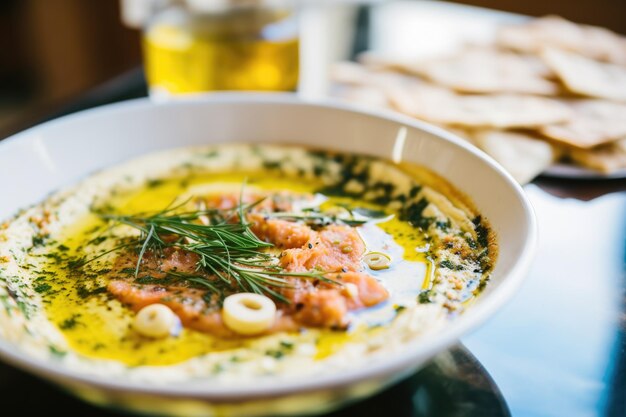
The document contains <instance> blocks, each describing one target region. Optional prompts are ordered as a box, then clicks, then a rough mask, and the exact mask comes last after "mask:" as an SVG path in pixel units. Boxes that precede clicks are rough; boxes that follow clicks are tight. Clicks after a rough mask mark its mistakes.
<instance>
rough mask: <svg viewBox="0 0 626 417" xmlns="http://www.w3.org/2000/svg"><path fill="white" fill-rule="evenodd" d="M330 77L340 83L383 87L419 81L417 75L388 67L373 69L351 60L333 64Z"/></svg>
mask: <svg viewBox="0 0 626 417" xmlns="http://www.w3.org/2000/svg"><path fill="white" fill-rule="evenodd" d="M330 79H331V81H334V82H336V83H340V84H348V85H358V86H367V87H381V88H384V87H390V86H396V85H403V84H406V83H410V84H412V83H416V82H419V80H417V79H416V78H415V77H411V76H407V75H405V74H399V73H397V72H393V71H389V70H387V69H372V68H368V67H366V66H364V65H361V64H357V63H356V62H349V61H343V62H337V63H335V64H333V66H332V67H331V69H330Z"/></svg>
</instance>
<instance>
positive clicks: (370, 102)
mask: <svg viewBox="0 0 626 417" xmlns="http://www.w3.org/2000/svg"><path fill="white" fill-rule="evenodd" d="M333 97H336V98H338V99H341V100H345V101H349V102H351V103H355V104H359V105H363V106H366V107H374V108H386V107H389V101H388V100H387V95H386V94H385V92H384V91H383V90H381V89H380V88H377V87H368V86H364V85H342V86H337V87H336V88H335V91H334V93H333Z"/></svg>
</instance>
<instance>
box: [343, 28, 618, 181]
mask: <svg viewBox="0 0 626 417" xmlns="http://www.w3.org/2000/svg"><path fill="white" fill-rule="evenodd" d="M331 78H332V79H333V80H334V82H335V85H336V88H335V90H334V91H335V95H336V96H338V97H341V98H343V99H347V100H351V101H355V102H358V103H361V104H367V105H373V106H381V107H388V108H392V109H395V110H397V111H400V112H402V113H405V114H407V115H410V116H413V117H416V118H419V119H422V120H426V121H428V122H431V123H434V124H437V125H440V126H443V127H445V128H447V129H449V130H452V131H453V132H455V133H457V134H458V135H459V136H461V137H463V138H464V139H466V140H468V141H470V142H472V143H473V144H475V145H476V146H478V147H480V148H481V149H483V150H484V151H485V152H487V153H489V154H490V155H491V156H493V157H494V158H495V159H496V160H497V161H499V162H500V163H501V164H502V165H503V166H504V167H505V168H507V169H508V170H509V171H510V172H511V174H513V176H514V177H515V178H516V179H517V180H518V181H519V182H521V183H526V182H528V181H530V180H532V179H533V178H534V177H535V176H537V175H538V174H540V173H541V172H543V171H544V170H545V169H547V168H548V167H549V166H551V165H552V164H554V163H555V162H557V161H564V162H566V163H571V164H575V165H578V166H582V167H585V168H589V169H593V170H596V171H599V172H601V173H605V174H610V173H613V172H617V171H621V170H624V169H626V37H622V36H620V35H617V34H615V33H613V32H611V31H609V30H606V29H603V28H599V27H594V26H586V25H579V24H575V23H572V22H569V21H567V20H565V19H562V18H560V17H556V16H548V17H543V18H538V19H534V20H530V21H528V22H527V23H524V24H519V25H507V26H501V27H500V28H499V30H498V31H497V34H496V36H495V39H494V41H493V42H492V43H490V44H488V45H472V46H467V47H465V48H463V49H462V50H461V51H459V52H458V53H456V54H454V55H452V56H446V57H439V58H436V59H428V60H420V61H416V62H407V61H397V60H393V59H389V58H384V57H381V56H376V55H373V54H371V53H366V54H363V55H362V56H361V57H360V58H359V63H351V62H344V63H338V64H337V65H336V66H335V67H334V68H333V71H332V74H331Z"/></svg>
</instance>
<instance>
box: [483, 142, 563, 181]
mask: <svg viewBox="0 0 626 417" xmlns="http://www.w3.org/2000/svg"><path fill="white" fill-rule="evenodd" d="M474 137H475V140H476V144H477V145H478V147H479V148H481V149H482V150H483V151H485V152H486V153H487V154H489V155H490V156H491V157H492V158H493V159H495V160H496V161H498V162H499V163H500V165H502V166H503V167H504V169H506V170H507V171H508V172H509V173H510V174H511V175H512V176H513V178H515V179H516V180H517V181H518V182H519V183H520V184H526V183H528V182H530V181H532V179H533V178H535V177H536V176H537V175H539V174H541V173H542V172H543V171H544V170H545V169H546V168H548V167H549V166H550V165H552V163H553V162H554V161H555V160H556V159H557V157H558V155H559V152H558V150H557V148H556V147H554V146H552V145H550V144H549V143H547V142H545V141H543V140H541V139H538V138H536V137H534V136H531V135H529V134H525V133H517V132H503V131H498V130H490V131H483V132H476V133H475V134H474Z"/></svg>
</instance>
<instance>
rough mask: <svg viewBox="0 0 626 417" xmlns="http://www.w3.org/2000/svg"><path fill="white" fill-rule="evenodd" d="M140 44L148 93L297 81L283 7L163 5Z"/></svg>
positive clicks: (294, 46)
mask: <svg viewBox="0 0 626 417" xmlns="http://www.w3.org/2000/svg"><path fill="white" fill-rule="evenodd" d="M143 46H144V56H145V57H144V59H145V69H146V77H147V80H148V84H149V86H150V91H151V93H154V94H159V93H167V94H179V93H192V92H202V91H214V90H256V91H289V90H294V89H295V88H296V85H297V83H298V70H299V69H298V61H299V54H298V27H297V19H296V16H295V15H294V14H293V12H292V11H289V10H284V9H272V8H265V7H256V6H255V7H251V6H247V7H231V8H224V9H220V10H209V11H207V10H194V9H192V8H189V7H183V6H181V5H179V6H175V7H169V8H167V9H165V10H163V11H161V12H160V13H158V14H156V15H155V16H154V18H153V19H152V21H151V22H150V24H149V25H148V27H147V28H146V29H145V32H144V39H143Z"/></svg>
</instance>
